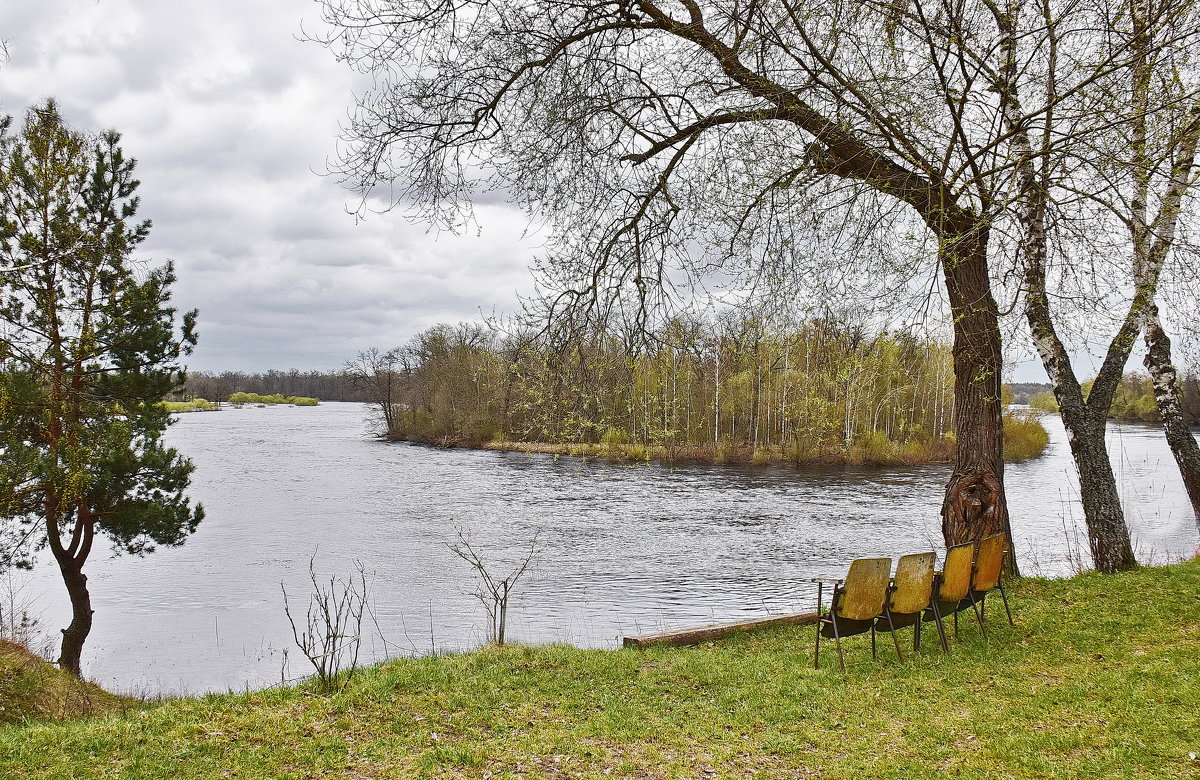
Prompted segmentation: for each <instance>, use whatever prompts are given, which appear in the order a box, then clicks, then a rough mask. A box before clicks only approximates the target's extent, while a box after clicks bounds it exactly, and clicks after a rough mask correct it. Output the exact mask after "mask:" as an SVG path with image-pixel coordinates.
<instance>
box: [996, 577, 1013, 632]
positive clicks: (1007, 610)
mask: <svg viewBox="0 0 1200 780" xmlns="http://www.w3.org/2000/svg"><path fill="white" fill-rule="evenodd" d="M997 587H999V588H1000V598H1002V599H1004V613H1005V614H1006V615H1008V624H1009V625H1010V626H1015V625H1016V623H1014V622H1013V619H1012V610H1011V609H1009V608H1008V594H1007V593H1005V592H1004V583H1003V582H1001V583H999V584H998V585H997Z"/></svg>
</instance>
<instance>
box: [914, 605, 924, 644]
mask: <svg viewBox="0 0 1200 780" xmlns="http://www.w3.org/2000/svg"><path fill="white" fill-rule="evenodd" d="M922 617H924V612H918V613H917V622H916V623H915V624H913V652H914V653H915V652H917V651H919V650H920V649H921V618H922Z"/></svg>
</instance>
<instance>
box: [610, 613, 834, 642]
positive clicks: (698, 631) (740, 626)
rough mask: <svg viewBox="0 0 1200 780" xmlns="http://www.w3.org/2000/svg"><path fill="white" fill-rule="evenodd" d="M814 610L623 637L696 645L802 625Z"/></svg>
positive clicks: (813, 620) (814, 615)
mask: <svg viewBox="0 0 1200 780" xmlns="http://www.w3.org/2000/svg"><path fill="white" fill-rule="evenodd" d="M816 622H817V613H816V612H796V613H794V614H791V615H775V616H773V617H766V618H757V619H755V620H739V621H736V622H734V623H719V624H717V625H714V626H701V627H700V628H684V629H679V630H676V631H664V632H662V633H660V634H642V635H641V636H627V637H625V639H624V642H623V644H624V646H625V647H633V648H639V649H640V648H643V647H650V646H651V645H673V646H677V647H678V646H683V645H698V644H700V643H701V642H708V641H710V640H713V639H721V638H723V637H727V636H729V635H730V634H738V633H741V632H743V631H754V630H755V629H759V628H766V627H767V626H779V625H785V624H789V623H791V624H798V625H804V624H805V623H816Z"/></svg>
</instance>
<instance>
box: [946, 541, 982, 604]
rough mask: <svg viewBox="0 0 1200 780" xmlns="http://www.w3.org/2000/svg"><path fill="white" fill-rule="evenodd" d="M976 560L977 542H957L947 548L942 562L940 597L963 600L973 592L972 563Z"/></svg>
mask: <svg viewBox="0 0 1200 780" xmlns="http://www.w3.org/2000/svg"><path fill="white" fill-rule="evenodd" d="M974 561H975V543H974V542H967V543H966V544H956V545H954V546H953V547H950V548H948V549H947V550H946V560H945V562H943V563H942V584H941V587H939V588H938V598H939V599H940V600H942V601H962V600H963V599H965V598H966V597H967V594H968V593H970V592H971V570H972V569H971V564H972V563H974Z"/></svg>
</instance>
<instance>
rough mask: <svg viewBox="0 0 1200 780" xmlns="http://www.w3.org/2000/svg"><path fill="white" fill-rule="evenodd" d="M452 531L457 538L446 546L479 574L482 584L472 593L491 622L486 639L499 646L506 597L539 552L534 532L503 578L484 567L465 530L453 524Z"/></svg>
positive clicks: (505, 623)
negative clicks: (527, 545) (522, 552)
mask: <svg viewBox="0 0 1200 780" xmlns="http://www.w3.org/2000/svg"><path fill="white" fill-rule="evenodd" d="M454 534H455V536H456V537H457V538H458V541H457V542H456V543H454V544H450V545H447V546H448V547H449V548H450V552H452V553H454V554H455V555H457V556H458V557H459V558H462V559H463V560H464V561H466V562H467V563H469V564H471V568H473V569H474V570H475V573H476V574H477V575H478V576H479V582H480V584H481V585H482V589H481V590H478V591H476V592H475V593H474V594H472V595H474V596H475V598H477V599H479V601H480V603H482V604H483V608H484V609H485V610H486V611H487V614H488V620H489V622H490V624H491V625H490V627H489V629H488V641H489V642H495V643H496V644H498V645H502V644H504V640H505V637H506V635H507V631H508V603H509V599H511V598H512V594H513V589H514V588H515V587H516V585H517V580H519V579H521V577H522V576H523V575H524V574H525V572H526V571H528V569H529V566H530V565H531V564H532V563H533V559H534V557H536V556H537V554H538V552H539V551H540V550H539V548H538V534H537V533H534V535H533V538H532V539H530V540H529V550H528V551H527V552H526V553H525V554H524V556H522V557H521V558H520V559H519V560H518V561H517V562H516V564H515V565H514V566H513V569H512V571H510V572H509V573H508V574H507V575H505V576H503V577H501V576H498V575H497V574H495V573H493V572H492V571H491V570H490V569H489V568H488V563H487V562H486V561H484V559H483V558H482V556H480V554H479V551H478V550H476V549H475V548H474V547H472V546H471V541H470V539H469V538H468V535H467V532H466V531H465V530H463V529H462V528H460V527H458V526H455V528H454Z"/></svg>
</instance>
